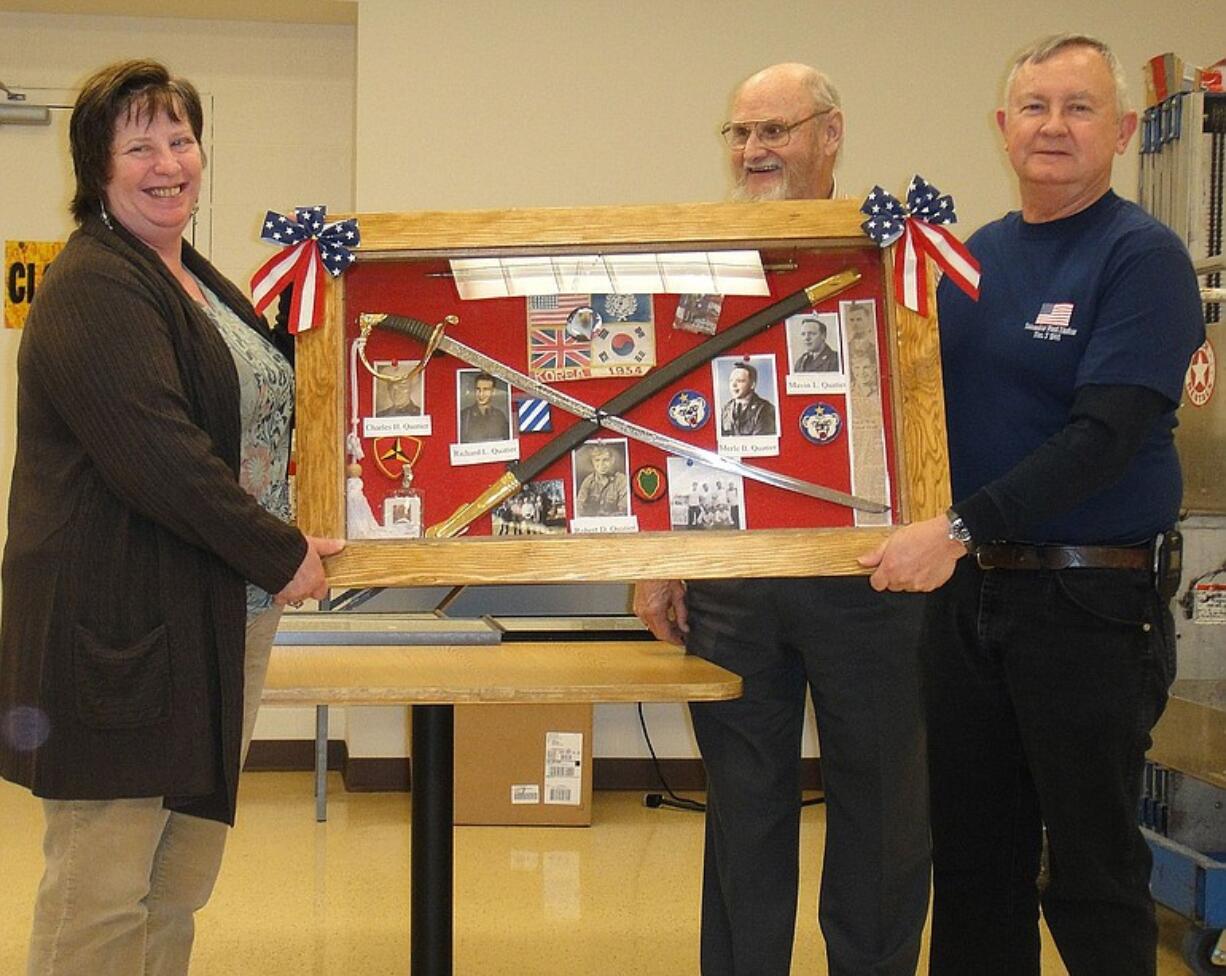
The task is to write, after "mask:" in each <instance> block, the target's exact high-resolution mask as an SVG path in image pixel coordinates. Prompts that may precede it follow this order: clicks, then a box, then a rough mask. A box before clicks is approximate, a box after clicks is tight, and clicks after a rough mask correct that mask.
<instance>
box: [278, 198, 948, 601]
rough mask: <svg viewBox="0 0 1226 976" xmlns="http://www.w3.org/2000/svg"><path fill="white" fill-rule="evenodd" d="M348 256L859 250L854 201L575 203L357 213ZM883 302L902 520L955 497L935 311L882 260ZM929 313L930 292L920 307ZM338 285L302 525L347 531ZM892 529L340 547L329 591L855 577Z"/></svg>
mask: <svg viewBox="0 0 1226 976" xmlns="http://www.w3.org/2000/svg"><path fill="white" fill-rule="evenodd" d="M352 216H356V217H357V219H358V221H359V226H360V229H361V235H362V245H361V247H360V248H359V249H358V250H357V252H356V253H357V256H358V259H359V261H362V260H381V259H382V260H388V259H414V258H420V259H425V258H437V257H439V256H446V257H477V256H483V255H511V254H560V253H566V252H568V251H571V252H574V251H583V250H588V251H590V250H593V249H601V248H604V249H610V250H614V249H615V250H619V251H632V250H640V251H644V250H646V251H651V250H655V251H661V250H697V249H702V248H706V247H709V248H728V247H747V248H772V247H774V248H778V247H785V246H804V247H806V248H813V249H819V250H820V249H823V248H847V247H856V248H859V247H864V248H872V249H875V248H876V245H875V244H873V243H872V242H871V241H870V240H869V239H868V238H867V237H866V236H865V235H864V234H863V233H862V231H861V230H860V223H861V221H862V220H863V216H862V215H861V214H860V212H859V209H858V206H857V205H856V203H855V202H854V201H842V200H834V201H827V200H823V201H784V202H778V203H755V204H685V205H667V206H631V207H586V208H571V209H545V210H487V211H460V212H441V211H435V212H419V213H372V214H357V215H352ZM892 256H893V255H892V249H891V250H887V251H882V252H881V260H882V261H883V262H885V266H884V267H883V274H882V281H883V282H884V287H885V294H884V295H882V296H881V298H882V307H883V308H884V309H885V310H886V320H887V321H886V361H887V364H888V367H889V369H890V374H891V378H892V382H891V384H890V389H891V391H892V397H891V399H892V403H889V404H886V405H885V407H886V408H887V409H891V410H892V411H893V417H894V419H895V432H896V433H895V437H894V451H895V457H894V458H893V470H894V477H895V479H897V480H898V483H899V484H898V495H899V498H900V505H899V512H898V514H899V516H900V518H899V519H898V521H900V522H911V521H917V520H920V519H924V518H928V517H931V516H933V515H936V514H938V513H940V512H943V511H944V510H945V509H946V508H947V507H948V506H949V503H950V495H949V476H948V473H949V458H948V451H947V446H946V437H945V412H944V399H943V394H942V388H941V363H940V350H939V343H938V336H937V323H936V319H935V312H934V313H933V317H930V318H921V317H919V316H918V315H916V314H915V313H913V312H911V311H909V310H908V309H906V308H903V307H902V306H900V305H897V304H896V303H895V301H894V295H893V287H892V280H893V279H892V274H891V273H890V263H891V259H892ZM930 307H933V308H935V302H931V303H930ZM344 315H345V280H344V277H341V278H340V279H338V280H335V281H332V282H330V283H329V285H328V287H327V292H326V316H325V321H324V323H323V324H322V325H321V326H319V327H316V328H314V329H312V330H310V331H309V332H306V333H304V334H302V335H300V336H299V337H298V347H297V385H298V413H297V417H298V420H297V424H298V427H297V474H296V492H297V508H298V525H299V526H300V528H301V529H302V530H303V532H305V533H306V534H308V535H314V536H330V537H337V538H343V537H344V535H345V489H344V481H345V457H344V442H345V430H346V428H345V419H344V411H345V390H346V381H345V362H346V356H345V350H346V343H345V330H344V327H343V326H344ZM889 531H890V529H889V528H817V529H781V530H777V529H769V530H766V529H763V530H753V531H748V532H741V533H738V534H737V537H736V542H735V545H729V537H728V534H727V533H721V532H710V533H686V534H681V533H674V532H641V533H635V534H625V535H608V534H602V535H600V536H597V537H593V536H582V535H565V536H535V537H512V538H507V537H483V538H473V539H466V538H455V539H418V540H405V541H390V540H378V541H351V542H349V543H348V545H347V546H346V548H345V550H344V552H342V553H341V554H339V555H337V556H334V557H332V558H331V559H329V560H328V562H327V572H328V580H329V583H330V584H331V585H332V586H412V585H439V584H456V585H458V584H480V583H539V582H549V581H563V582H572V581H573V582H579V581H593V580H634V579H643V578H677V579H683V578H691V579H693V578H699V577H705V578H722V577H736V576H747V575H752V576H812V575H853V574H857V573H862V572H863V570H862V569H861V568H860V566H859V565H858V563H857V562H856V556H858V555H859V554H861V553H863V552H866V551H867V550H869V549H871V548H873V547H874V546H875V545H877V544H878V543H879V542H880V541H881V540H882V539H883V538H884V537H885V536H886V535H887V534H888V533H889Z"/></svg>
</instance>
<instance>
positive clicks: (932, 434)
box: [882, 245, 951, 522]
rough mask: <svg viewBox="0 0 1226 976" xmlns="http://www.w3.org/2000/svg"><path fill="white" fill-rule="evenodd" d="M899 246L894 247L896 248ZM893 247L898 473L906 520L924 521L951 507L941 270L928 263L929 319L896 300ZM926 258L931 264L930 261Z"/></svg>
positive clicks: (886, 255)
mask: <svg viewBox="0 0 1226 976" xmlns="http://www.w3.org/2000/svg"><path fill="white" fill-rule="evenodd" d="M896 246H897V245H895V247H896ZM893 255H894V248H893V247H891V248H889V249H887V250H886V251H883V252H882V260H883V261H885V262H886V267H885V271H884V280H885V283H886V301H887V302H888V303H889V304H890V306H891V307H893V309H894V317H893V324H894V331H895V342H896V348H897V354H896V357H895V373H894V377H895V383H894V416H895V418H899V419H900V421H901V423H900V424H899V427H900V429H901V431H902V437H901V438H900V442H901V443H900V447H901V454H902V457H901V459H900V464H899V467H898V470H900V471H903V472H904V473H905V477H906V486H907V488H906V492H905V493H904V497H905V502H904V506H903V512H902V517H903V521H906V522H920V521H923V520H924V519H926V518H932V517H933V516H934V515H940V514H941V513H942V512H944V511H945V510H946V509H947V508H949V506H950V503H951V498H950V489H949V441H948V439H947V437H946V432H945V392H944V388H943V386H942V382H941V340H940V332H939V329H938V326H937V313H936V307H937V303H936V278H937V273H936V269H935V268H934V267H933V266H932V265H931V263H930V264H929V275H928V309H929V312H930V314H929V315H928V316H927V317H923V316H920V315H918V314H916V313H915V312H913V311H911V309H909V308H905V307H904V306H903V305H901V304H899V303H898V302H897V296H896V295H895V294H894V276H893V273H892V271H891V268H892V265H893ZM924 260H927V258H925V259H924Z"/></svg>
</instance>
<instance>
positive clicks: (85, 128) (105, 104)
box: [68, 60, 204, 224]
mask: <svg viewBox="0 0 1226 976" xmlns="http://www.w3.org/2000/svg"><path fill="white" fill-rule="evenodd" d="M161 112H165V113H166V115H167V117H168V118H170V119H171V120H172V121H174V122H182V121H183V120H184V119H185V118H186V120H187V122H188V124H189V125H191V127H192V133H193V134H194V135H195V137H196V141H197V142H200V141H201V135H202V133H203V131H204V111H203V109H201V107H200V94H199V93H198V92H197V91H196V89H195V86H193V85H192V83H191V82H190V81H186V80H184V79H183V78H175V77H172V76H171V74H170V72H169V71H167V70H166V66H165V65H162V64H159V63H158V62H157V61H144V60H136V61H119V62H117V63H115V64H111V65H108V66H107V67H105V68H103V69H102V70H100V71H98V72H97V73H95V74H94V75H93V76H92V77H91V78H90V79H89V80H88V81H86V82H85V84H84V85H83V86H82V88H81V94H80V95H79V96H78V97H77V103H76V105H74V106H73V109H72V120H71V121H70V122H69V127H68V132H69V142H70V144H71V146H72V169H73V172H74V173H75V174H76V177H77V189H76V193H74V194H73V197H72V205H71V207H70V208H69V210H70V211H71V213H72V216H73V217H74V218H75V219H76V221H77V223H78V224H79V223H81V222H82V221H83V220H84V219H85V218H86V216H88V215H89V214H91V213H93V214H96V213H98V212H99V210H100V208H101V206H102V197H103V191H104V190H105V189H106V185H107V183H109V182H110V179H111V142H112V140H113V139H114V136H115V123H116V122H117V121H118V120H119V118H120V116H123V117H124V118H125V119H131V118H136V119H137V120H139V119H146V120H148V121H152V120H153V119H154V118H156V117H157V115H158V114H159V113H161ZM200 152H201V158H202V159H203V155H204V149H203V147H202V148H201V150H200Z"/></svg>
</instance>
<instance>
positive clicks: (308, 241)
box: [251, 206, 362, 335]
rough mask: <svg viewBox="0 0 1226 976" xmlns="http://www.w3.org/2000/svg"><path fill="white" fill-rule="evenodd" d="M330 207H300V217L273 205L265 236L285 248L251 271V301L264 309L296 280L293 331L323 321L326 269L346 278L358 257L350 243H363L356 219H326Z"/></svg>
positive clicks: (298, 209)
mask: <svg viewBox="0 0 1226 976" xmlns="http://www.w3.org/2000/svg"><path fill="white" fill-rule="evenodd" d="M327 212H328V211H327V208H326V207H322V206H319V207H297V208H295V210H294V214H295V216H296V217H297V220H290V219H289V218H288V217H283V216H282V215H281V214H279V213H276V212H274V211H272V210H269V211H268V213H267V215H266V216H265V217H264V229H263V231H262V232H261V233H260V240H262V241H267V242H268V243H269V244H276V245H277V246H278V247H281V248H284V250H283V251H281V252H280V253H278V254H276V255H274V256H273V257H272V258H270V259H269V260H268V261H267V262H265V264H264V266H263V267H262V268H260V270H259V271H257V272H256V273H255V274H254V275H252V276H251V300H252V302H253V303H254V304H255V310H256V311H257V312H263V311H264V309H266V308H267V307H268V306H269V305H270V304H271V303H272V300H273V299H274V298H275V297H276V296H277V295H279V294H280V293H281V292H282V291H284V290H285V289H286V288H287V287H289V286H290V285H291V284H292V285H293V286H294V297H293V299H292V300H291V301H290V316H289V331H290V333H291V334H292V335H297V334H298V333H299V332H305V331H306V330H307V329H309V328H311V327H312V326H314V325H318V324H319V315H320V312H321V310H322V309H323V289H324V272H326V273H327V274H330V275H332V277H334V278H337V277H340V275H341V274H342V273H344V271H345V269H346V268H348V267H349V265H351V264H353V262H354V260H355V258H354V256H353V254H352V253H351V252H350V250H349V248H351V247H357V246H358V245H359V244H361V243H362V235H361V234H360V233H359V231H358V222H357V221H356V220H339V221H336V222H334V223H331V224H326V223H324V217H325V216H326V215H327Z"/></svg>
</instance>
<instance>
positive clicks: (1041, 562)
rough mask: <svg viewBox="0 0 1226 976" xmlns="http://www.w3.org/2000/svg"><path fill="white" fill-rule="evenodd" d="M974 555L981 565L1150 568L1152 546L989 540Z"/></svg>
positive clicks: (1005, 566) (1042, 567)
mask: <svg viewBox="0 0 1226 976" xmlns="http://www.w3.org/2000/svg"><path fill="white" fill-rule="evenodd" d="M975 558H976V560H978V562H979V567H980V568H981V569H1029V570H1037V569H1151V568H1152V565H1151V563H1152V559H1153V546H1152V545H1149V544H1146V545H1141V546H1022V545H1014V544H1013V543H1007V542H1002V543H989V544H988V545H985V546H980V547H979V548H978V549H977V550H976V552H975Z"/></svg>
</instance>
